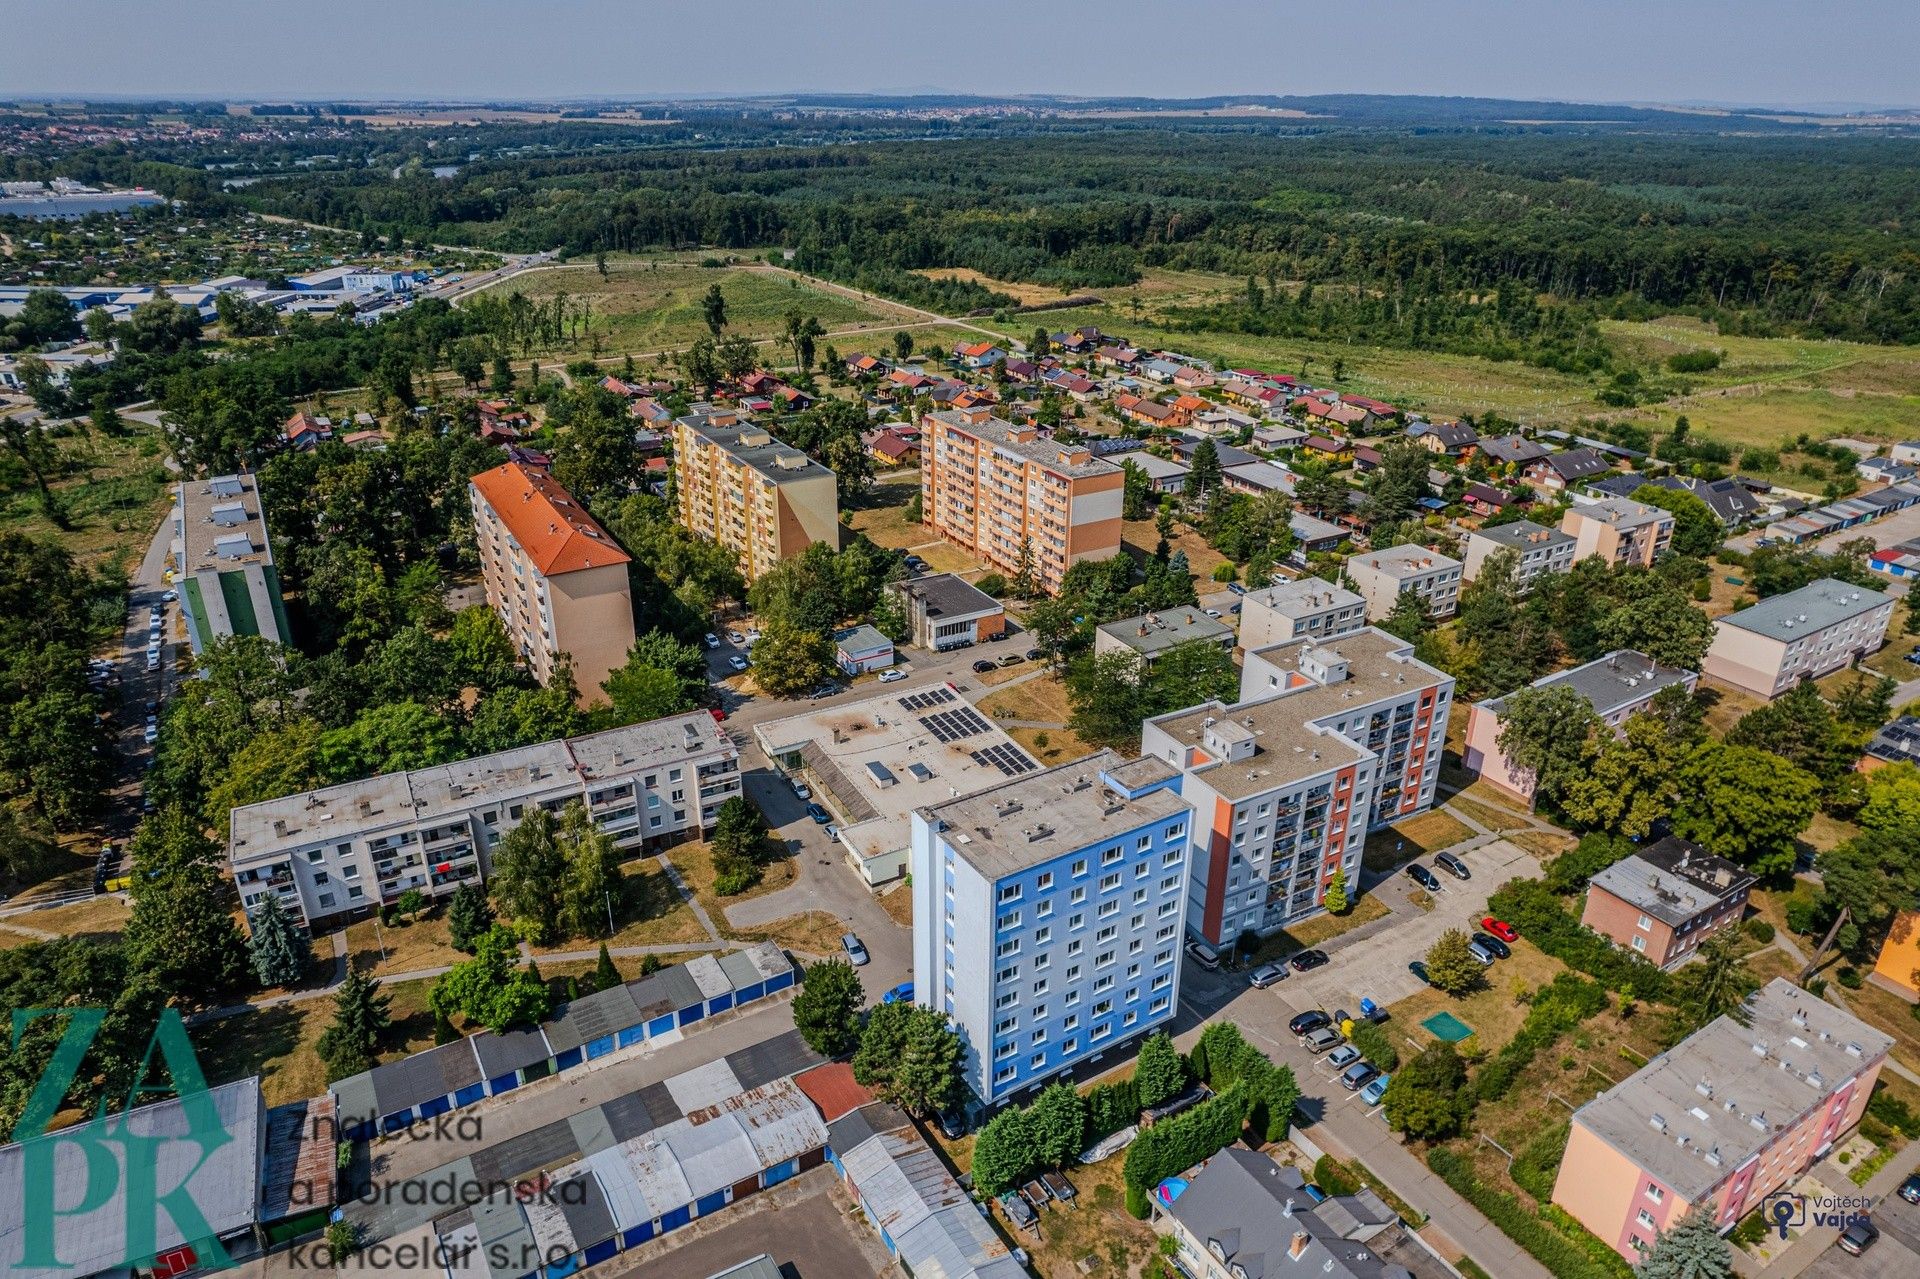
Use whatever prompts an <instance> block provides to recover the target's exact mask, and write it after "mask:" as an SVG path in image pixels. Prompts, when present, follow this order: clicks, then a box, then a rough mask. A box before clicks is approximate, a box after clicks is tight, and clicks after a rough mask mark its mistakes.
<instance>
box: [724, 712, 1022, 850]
mask: <svg viewBox="0 0 1920 1279" xmlns="http://www.w3.org/2000/svg"><path fill="white" fill-rule="evenodd" d="M753 735H754V737H755V739H757V740H758V741H759V743H760V747H761V749H762V750H764V751H766V753H767V754H768V755H769V756H779V755H791V754H794V753H796V752H797V753H799V755H800V756H801V759H802V760H803V762H804V763H805V764H806V767H807V768H808V770H809V771H810V772H812V774H813V776H814V777H815V779H817V780H818V781H819V783H820V785H821V786H822V787H824V788H825V789H826V790H827V791H828V793H829V794H831V795H832V796H833V799H834V800H835V804H836V807H838V808H839V809H840V811H841V815H842V816H844V817H845V818H846V823H845V825H843V826H842V827H841V830H840V840H841V842H842V843H844V844H845V845H846V846H847V847H848V848H850V849H852V850H853V851H854V852H855V853H857V854H859V855H860V856H862V857H868V858H871V857H879V856H883V855H885V854H887V853H894V852H899V851H901V850H902V849H905V848H906V847H907V845H908V843H909V842H910V840H911V834H910V831H911V824H910V822H909V820H908V816H907V815H908V814H909V813H910V812H912V811H913V810H914V809H916V808H919V807H921V806H923V805H925V804H929V803H933V802H935V801H937V800H942V799H948V798H951V797H952V796H954V795H966V794H969V793H971V792H973V791H978V790H984V789H987V788H989V787H1002V786H1005V785H1006V783H1007V782H1008V781H1009V780H1010V779H1011V778H1014V777H1018V776H1020V775H1022V774H1025V773H1032V772H1035V771H1036V770H1038V769H1039V767H1040V765H1039V764H1038V763H1036V762H1035V761H1034V759H1033V757H1032V756H1030V755H1028V754H1027V752H1026V751H1024V750H1022V749H1021V748H1020V745H1019V744H1018V743H1017V742H1015V741H1014V740H1013V739H1012V738H1011V737H1008V736H1007V735H1006V733H1005V732H1004V731H1003V730H1002V729H1001V728H1000V727H999V726H998V725H997V724H995V723H994V722H993V720H992V719H991V718H990V717H989V716H987V715H985V714H983V713H981V712H980V711H979V710H978V709H976V708H975V707H974V706H973V705H972V704H971V703H970V702H968V701H967V700H966V699H965V698H963V697H961V696H960V693H959V690H957V689H956V688H955V687H954V686H953V685H952V684H933V685H929V686H926V687H922V688H916V689H911V690H908V691H906V692H901V693H895V694H893V695H891V696H887V697H874V698H869V699H868V700H866V701H863V702H853V703H851V704H848V705H843V706H828V707H824V708H822V709H820V710H814V711H806V712H803V713H801V714H799V715H792V716H788V717H787V718H786V719H777V720H773V721H771V722H768V723H765V724H756V725H754V729H753Z"/></svg>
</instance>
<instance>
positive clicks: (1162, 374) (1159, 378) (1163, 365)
mask: <svg viewBox="0 0 1920 1279" xmlns="http://www.w3.org/2000/svg"><path fill="white" fill-rule="evenodd" d="M1185 367H1186V365H1184V364H1181V363H1179V362H1178V361H1175V360H1169V359H1167V358H1166V357H1165V356H1163V355H1156V356H1152V357H1149V358H1148V359H1144V360H1141V361H1140V362H1139V369H1138V371H1139V373H1140V376H1141V377H1144V378H1147V379H1148V380H1150V381H1154V382H1162V383H1171V382H1172V381H1173V379H1174V375H1175V374H1177V373H1179V372H1180V370H1181V369H1183V368H1185Z"/></svg>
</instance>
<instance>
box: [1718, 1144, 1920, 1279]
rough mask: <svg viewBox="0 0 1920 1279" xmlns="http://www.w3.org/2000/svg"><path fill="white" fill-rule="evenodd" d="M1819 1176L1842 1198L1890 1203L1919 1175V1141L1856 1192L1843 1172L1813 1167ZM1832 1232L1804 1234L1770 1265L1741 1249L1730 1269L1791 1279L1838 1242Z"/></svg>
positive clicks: (1764, 1278)
mask: <svg viewBox="0 0 1920 1279" xmlns="http://www.w3.org/2000/svg"><path fill="white" fill-rule="evenodd" d="M1814 1167H1815V1168H1816V1169H1819V1170H1820V1171H1821V1172H1822V1177H1823V1180H1825V1181H1827V1182H1828V1184H1830V1185H1832V1186H1833V1187H1834V1188H1835V1189H1836V1190H1838V1191H1839V1192H1840V1193H1842V1194H1861V1195H1868V1196H1871V1197H1872V1199H1873V1201H1874V1202H1875V1203H1876V1204H1877V1203H1879V1202H1881V1201H1882V1200H1885V1199H1890V1198H1892V1196H1893V1192H1894V1191H1895V1190H1896V1189H1897V1188H1898V1187H1899V1185H1900V1183H1901V1182H1903V1181H1905V1180H1906V1179H1907V1176H1908V1174H1910V1173H1912V1172H1915V1171H1920V1141H1910V1142H1908V1143H1907V1146H1906V1148H1905V1149H1904V1150H1902V1151H1901V1152H1900V1153H1899V1154H1897V1155H1895V1156H1894V1157H1893V1158H1892V1159H1889V1160H1888V1161H1887V1166H1886V1167H1884V1168H1882V1169H1881V1170H1880V1171H1879V1172H1876V1173H1875V1174H1873V1176H1872V1177H1871V1178H1869V1179H1868V1181H1867V1184H1866V1185H1864V1186H1860V1187H1858V1188H1857V1189H1856V1188H1855V1187H1854V1184H1853V1183H1852V1182H1851V1181H1849V1180H1848V1179H1847V1170H1846V1169H1844V1168H1840V1167H1838V1166H1836V1165H1834V1164H1831V1163H1820V1164H1816V1165H1814ZM1838 1237H1839V1236H1838V1233H1837V1232H1836V1231H1833V1230H1807V1231H1804V1232H1802V1234H1801V1235H1800V1237H1799V1238H1798V1239H1795V1240H1794V1241H1793V1242H1792V1243H1790V1244H1788V1245H1787V1250H1786V1251H1785V1252H1783V1253H1781V1254H1780V1255H1779V1256H1777V1257H1775V1258H1774V1259H1773V1264H1772V1265H1769V1266H1762V1265H1760V1264H1759V1263H1758V1262H1756V1261H1755V1260H1754V1259H1753V1258H1752V1257H1751V1256H1749V1255H1748V1254H1747V1252H1746V1251H1745V1250H1744V1249H1741V1248H1735V1249H1734V1250H1733V1268H1734V1270H1735V1272H1736V1273H1738V1274H1740V1275H1742V1276H1744V1277H1745V1279H1795V1277H1796V1276H1798V1275H1801V1274H1804V1273H1805V1272H1806V1271H1807V1270H1808V1269H1809V1268H1810V1267H1811V1266H1812V1265H1813V1263H1814V1262H1816V1261H1818V1260H1819V1259H1820V1257H1821V1255H1822V1254H1824V1253H1825V1252H1826V1251H1827V1249H1829V1248H1831V1247H1832V1246H1833V1241H1834V1240H1835V1239H1836V1238H1838Z"/></svg>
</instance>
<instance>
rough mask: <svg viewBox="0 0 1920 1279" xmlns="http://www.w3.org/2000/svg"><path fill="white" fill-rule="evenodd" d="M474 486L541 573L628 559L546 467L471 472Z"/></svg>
mask: <svg viewBox="0 0 1920 1279" xmlns="http://www.w3.org/2000/svg"><path fill="white" fill-rule="evenodd" d="M473 487H474V489H475V490H476V491H477V492H478V493H479V494H480V496H481V497H482V498H484V499H485V500H486V503H487V505H488V506H491V507H492V508H493V512H494V514H495V515H497V516H499V517H500V522H501V523H502V524H505V525H506V526H507V531H508V532H510V533H512V534H513V539H514V541H516V542H518V543H520V549H521V550H523V551H525V552H526V554H527V558H528V559H529V560H531V561H532V562H533V565H534V567H535V568H538V569H539V570H540V571H541V572H542V573H545V574H548V575H552V574H554V573H571V572H574V571H575V570H577V569H584V568H603V567H605V566H606V565H608V564H625V563H626V562H627V561H628V559H629V558H630V557H629V556H628V555H627V553H626V552H625V551H623V550H621V549H620V547H619V545H618V544H617V543H616V542H614V540H613V538H612V537H610V536H608V534H607V531H606V530H605V529H603V528H601V527H600V524H599V522H598V521H596V520H595V519H594V518H593V517H592V516H591V515H588V514H587V512H586V508H584V507H582V506H581V505H580V503H579V502H578V501H577V500H575V499H574V497H573V495H572V494H570V493H568V492H567V491H566V490H565V489H564V488H561V487H560V485H558V484H556V483H554V481H553V478H552V477H551V476H549V475H547V474H546V473H545V472H544V471H539V470H535V469H534V468H532V467H530V466H523V465H521V464H520V463H519V462H508V463H506V464H505V465H504V466H496V467H494V468H493V469H492V470H491V471H482V472H481V473H480V474H478V475H476V476H474V477H473Z"/></svg>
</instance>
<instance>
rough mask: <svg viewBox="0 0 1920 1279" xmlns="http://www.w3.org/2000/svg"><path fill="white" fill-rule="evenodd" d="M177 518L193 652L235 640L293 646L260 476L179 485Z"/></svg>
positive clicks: (177, 555)
mask: <svg viewBox="0 0 1920 1279" xmlns="http://www.w3.org/2000/svg"><path fill="white" fill-rule="evenodd" d="M172 519H173V537H172V543H173V545H172V548H171V549H172V551H173V560H174V569H175V571H174V577H175V580H176V581H178V582H179V584H180V611H181V613H182V614H183V615H184V616H185V618H186V623H187V639H188V642H189V643H191V644H192V645H193V651H194V652H196V653H201V652H205V651H206V649H207V648H208V646H209V645H211V644H213V643H214V642H215V641H216V640H220V639H224V638H226V637H227V636H229V635H258V636H260V637H261V638H262V639H266V640H271V641H273V642H274V643H275V644H291V643H293V631H292V630H291V629H290V628H289V627H288V626H287V606H286V603H285V602H284V601H283V600H282V599H281V597H280V570H279V569H277V568H275V567H274V563H273V543H272V541H271V539H269V538H268V536H267V521H266V517H265V516H264V515H263V514H262V513H261V508H260V487H259V484H258V483H257V482H256V481H255V479H254V477H253V476H252V475H251V474H249V473H247V472H244V471H243V472H241V473H239V474H237V475H216V476H214V477H213V478H211V479H206V480H183V481H182V482H181V483H179V484H177V485H175V486H174V491H173V514H172Z"/></svg>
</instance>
